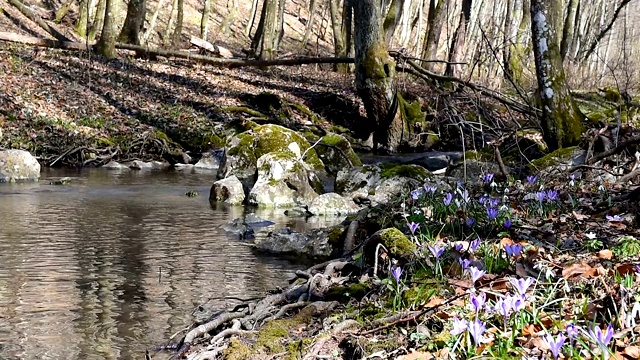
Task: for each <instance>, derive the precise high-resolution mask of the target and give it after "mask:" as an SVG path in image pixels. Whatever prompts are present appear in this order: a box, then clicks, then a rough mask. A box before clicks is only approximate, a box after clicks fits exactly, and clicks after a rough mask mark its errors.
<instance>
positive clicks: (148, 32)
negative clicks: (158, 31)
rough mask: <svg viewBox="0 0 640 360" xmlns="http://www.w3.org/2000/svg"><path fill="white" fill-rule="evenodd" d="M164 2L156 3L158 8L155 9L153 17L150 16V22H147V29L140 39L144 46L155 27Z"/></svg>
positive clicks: (162, 0) (161, 0)
mask: <svg viewBox="0 0 640 360" xmlns="http://www.w3.org/2000/svg"><path fill="white" fill-rule="evenodd" d="M164 1H165V0H160V1H158V7H157V8H156V11H154V12H153V15H152V16H151V21H150V22H149V27H148V28H147V30H146V31H145V32H144V35H142V39H143V40H144V43H145V44H146V43H147V40H148V39H149V36H151V33H152V32H153V29H154V28H155V27H156V21H158V15H159V14H160V9H162V7H163V6H164Z"/></svg>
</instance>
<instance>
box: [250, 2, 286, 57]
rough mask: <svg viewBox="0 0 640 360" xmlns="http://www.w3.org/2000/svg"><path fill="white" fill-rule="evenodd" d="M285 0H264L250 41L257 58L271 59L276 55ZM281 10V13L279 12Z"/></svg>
mask: <svg viewBox="0 0 640 360" xmlns="http://www.w3.org/2000/svg"><path fill="white" fill-rule="evenodd" d="M284 1H285V0H265V1H264V4H263V6H262V14H261V16H260V22H259V23H258V28H257V29H256V33H255V34H254V36H253V41H252V42H251V50H252V52H253V54H254V55H255V56H257V58H259V59H262V60H271V59H274V58H275V57H276V54H277V52H278V46H279V44H280V39H281V37H282V35H283V21H284V19H283V16H280V14H283V15H284ZM281 11H282V13H281Z"/></svg>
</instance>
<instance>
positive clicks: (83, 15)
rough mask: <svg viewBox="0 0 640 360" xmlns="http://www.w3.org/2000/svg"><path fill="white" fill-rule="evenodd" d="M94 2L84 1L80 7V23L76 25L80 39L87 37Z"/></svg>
mask: <svg viewBox="0 0 640 360" xmlns="http://www.w3.org/2000/svg"><path fill="white" fill-rule="evenodd" d="M92 3H93V1H91V0H82V1H80V5H79V9H78V11H79V14H78V22H77V23H76V32H77V33H78V35H80V37H85V36H87V27H88V24H89V9H90V8H91V7H93V6H92V5H93V4H92Z"/></svg>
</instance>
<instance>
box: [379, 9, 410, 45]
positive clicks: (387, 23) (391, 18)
mask: <svg viewBox="0 0 640 360" xmlns="http://www.w3.org/2000/svg"><path fill="white" fill-rule="evenodd" d="M404 2H405V0H392V1H391V5H390V6H389V10H388V11H387V16H385V17H384V22H383V24H382V27H383V29H384V34H385V35H384V37H385V41H386V42H387V44H390V43H391V38H392V37H393V33H395V31H396V27H397V26H398V23H399V22H400V18H402V12H403V11H404Z"/></svg>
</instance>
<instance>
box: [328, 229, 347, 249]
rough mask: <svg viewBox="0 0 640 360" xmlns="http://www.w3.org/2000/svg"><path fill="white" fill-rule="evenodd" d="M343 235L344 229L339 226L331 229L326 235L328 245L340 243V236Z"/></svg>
mask: <svg viewBox="0 0 640 360" xmlns="http://www.w3.org/2000/svg"><path fill="white" fill-rule="evenodd" d="M343 233H344V229H343V228H342V227H341V226H339V227H335V228H333V229H331V231H329V233H328V234H327V237H328V238H329V244H332V245H336V244H339V243H341V242H342V234H343Z"/></svg>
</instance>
